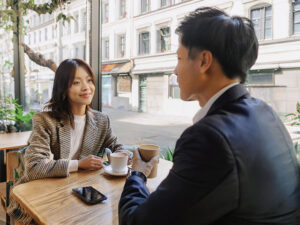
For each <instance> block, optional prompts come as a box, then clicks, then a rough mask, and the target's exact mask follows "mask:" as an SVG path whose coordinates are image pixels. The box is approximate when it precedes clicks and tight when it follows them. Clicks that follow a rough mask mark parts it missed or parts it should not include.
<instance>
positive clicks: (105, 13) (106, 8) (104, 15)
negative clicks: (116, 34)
mask: <svg viewBox="0 0 300 225" xmlns="http://www.w3.org/2000/svg"><path fill="white" fill-rule="evenodd" d="M102 9H103V10H102V24H104V23H108V22H109V3H108V2H103V5H102Z"/></svg>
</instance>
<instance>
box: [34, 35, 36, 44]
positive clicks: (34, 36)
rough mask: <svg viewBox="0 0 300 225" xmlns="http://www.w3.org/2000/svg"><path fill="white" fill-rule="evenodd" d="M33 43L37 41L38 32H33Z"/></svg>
mask: <svg viewBox="0 0 300 225" xmlns="http://www.w3.org/2000/svg"><path fill="white" fill-rule="evenodd" d="M33 43H34V44H35V43H36V32H34V33H33Z"/></svg>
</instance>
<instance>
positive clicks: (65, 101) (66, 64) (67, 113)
mask: <svg viewBox="0 0 300 225" xmlns="http://www.w3.org/2000/svg"><path fill="white" fill-rule="evenodd" d="M79 66H81V67H83V68H84V69H85V70H86V72H87V73H88V74H89V75H90V76H91V78H92V82H93V84H94V85H95V86H96V79H95V74H94V72H93V70H92V68H91V67H90V66H89V65H88V64H87V63H86V62H85V61H83V60H82V59H66V60H64V61H63V62H62V63H61V64H60V65H59V67H58V68H57V70H56V72H55V77H54V84H53V89H52V97H51V99H50V100H49V101H48V102H47V103H46V104H45V106H44V110H47V111H50V112H51V115H52V116H53V117H54V118H56V119H57V120H63V119H68V118H69V119H70V122H71V125H72V126H73V125H74V117H73V114H72V110H71V106H70V104H69V98H68V90H69V88H70V87H71V86H72V84H73V81H74V78H75V73H76V70H77V68H78V67H79ZM89 108H90V106H89V105H88V106H87V110H88V109H89Z"/></svg>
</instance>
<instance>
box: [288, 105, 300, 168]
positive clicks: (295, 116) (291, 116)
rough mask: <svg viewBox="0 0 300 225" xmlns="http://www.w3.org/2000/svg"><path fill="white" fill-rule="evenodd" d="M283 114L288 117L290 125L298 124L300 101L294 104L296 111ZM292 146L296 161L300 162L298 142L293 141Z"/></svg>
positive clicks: (299, 120)
mask: <svg viewBox="0 0 300 225" xmlns="http://www.w3.org/2000/svg"><path fill="white" fill-rule="evenodd" d="M285 116H286V117H288V119H289V123H288V124H289V125H290V126H300V103H299V102H297V104H296V113H289V114H287V115H285ZM296 132H297V133H298V132H299V131H296ZM294 148H295V151H296V155H297V159H298V163H299V164H300V147H299V144H298V142H295V143H294Z"/></svg>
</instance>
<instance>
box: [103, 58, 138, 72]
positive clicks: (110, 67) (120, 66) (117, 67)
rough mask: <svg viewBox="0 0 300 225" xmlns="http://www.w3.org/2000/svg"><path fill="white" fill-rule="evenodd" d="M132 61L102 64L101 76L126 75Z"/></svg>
mask: <svg viewBox="0 0 300 225" xmlns="http://www.w3.org/2000/svg"><path fill="white" fill-rule="evenodd" d="M132 65H133V63H132V61H129V62H125V63H113V64H105V65H103V64H102V74H104V75H105V74H119V75H128V73H130V71H131V69H132Z"/></svg>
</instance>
